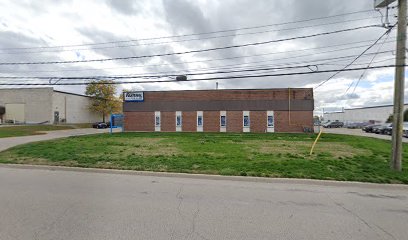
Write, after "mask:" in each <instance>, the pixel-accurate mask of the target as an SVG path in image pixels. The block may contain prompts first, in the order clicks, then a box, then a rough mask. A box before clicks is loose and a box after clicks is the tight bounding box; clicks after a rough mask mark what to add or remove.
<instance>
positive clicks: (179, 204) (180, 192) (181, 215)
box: [170, 185, 184, 240]
mask: <svg viewBox="0 0 408 240" xmlns="http://www.w3.org/2000/svg"><path fill="white" fill-rule="evenodd" d="M182 193H183V185H181V186H180V188H179V190H178V192H177V194H176V199H178V200H179V201H178V205H177V213H178V215H179V216H180V217H181V219H182V220H184V216H183V214H182V213H181V204H182V203H183V200H184V198H183V196H182ZM175 233H176V230H175V229H174V228H173V229H172V231H171V234H170V240H173V239H174V234H175Z"/></svg>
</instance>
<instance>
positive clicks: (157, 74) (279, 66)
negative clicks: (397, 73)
mask: <svg viewBox="0 0 408 240" xmlns="http://www.w3.org/2000/svg"><path fill="white" fill-rule="evenodd" d="M389 52H392V51H382V52H376V53H366V54H365V56H369V55H373V54H375V55H378V54H382V53H389ZM355 56H357V55H347V56H340V57H331V58H323V59H316V60H312V61H310V60H308V61H298V62H288V63H281V64H274V65H272V66H274V67H270V65H255V66H247V67H246V68H245V67H241V68H243V69H240V70H236V71H234V70H230V71H228V69H231V66H234V68H232V69H238V68H240V67H239V65H246V64H238V65H237V64H233V65H225V66H224V67H217V68H216V69H215V70H217V69H220V71H216V72H201V73H200V72H199V73H197V72H191V70H192V69H190V70H179V71H171V72H155V73H142V74H128V75H110V76H106V75H105V76H80V77H58V76H0V79H63V80H68V79H78V78H81V79H103V78H108V79H113V78H129V77H139V78H162V77H169V76H177V75H180V74H186V75H206V74H220V73H232V72H245V71H254V70H258V71H260V70H263V71H266V70H274V69H275V70H276V69H293V68H299V67H302V68H303V67H312V66H319V65H324V64H327V63H330V62H333V60H339V59H345V60H346V59H349V58H352V57H355ZM292 58H296V56H294V57H288V58H285V59H292ZM270 61H271V60H267V61H258V63H259V62H270ZM322 61H323V63H320V62H322ZM253 63H255V62H253ZM295 64H303V65H300V66H296V65H295ZM293 65H294V66H293ZM250 67H252V68H250ZM226 68H227V69H226ZM264 68H266V69H264ZM210 69H212V68H207V69H202V68H201V69H195V70H210ZM146 74H150V75H146Z"/></svg>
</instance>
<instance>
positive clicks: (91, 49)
mask: <svg viewBox="0 0 408 240" xmlns="http://www.w3.org/2000/svg"><path fill="white" fill-rule="evenodd" d="M377 18H379V17H369V18H359V19H351V20H343V21H337V22H331V23H322V24H315V25H309V26H300V27H292V28H284V29H273V30H265V31H258V32H249V33H234V34H228V35H221V36H211V37H204V38H194V39H181V40H174V41H167V42H153V43H137V44H128V45H116V46H105V47H92V48H80V49H75V48H73V49H56V50H39V51H29V52H27V51H26V52H2V53H1V52H0V55H11V54H27V53H46V52H70V51H93V50H99V49H112V48H127V47H137V46H146V45H161V44H168V43H179V42H190V41H201V40H207V39H217V38H226V37H236V36H244V35H254V34H262V33H271V32H280V31H290V30H298V29H305V28H312V27H320V26H328V25H334V24H339V23H347V22H356V21H362V20H368V19H377ZM0 50H1V49H0Z"/></svg>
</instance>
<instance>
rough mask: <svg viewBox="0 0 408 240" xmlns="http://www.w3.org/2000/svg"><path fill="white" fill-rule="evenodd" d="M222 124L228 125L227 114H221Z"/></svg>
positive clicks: (222, 125) (223, 125)
mask: <svg viewBox="0 0 408 240" xmlns="http://www.w3.org/2000/svg"><path fill="white" fill-rule="evenodd" d="M220 126H221V127H226V126H227V116H225V115H221V116H220Z"/></svg>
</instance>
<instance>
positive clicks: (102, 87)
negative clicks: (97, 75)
mask: <svg viewBox="0 0 408 240" xmlns="http://www.w3.org/2000/svg"><path fill="white" fill-rule="evenodd" d="M112 82H113V81H111V80H100V81H93V82H91V83H90V84H88V86H86V95H88V96H91V97H92V103H91V105H90V106H89V109H90V110H91V111H93V112H96V113H100V114H102V121H103V122H105V117H106V115H107V114H109V113H116V112H119V111H120V110H121V106H122V101H120V99H118V98H117V97H116V96H115V93H116V85H114V84H110V83H112Z"/></svg>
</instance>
